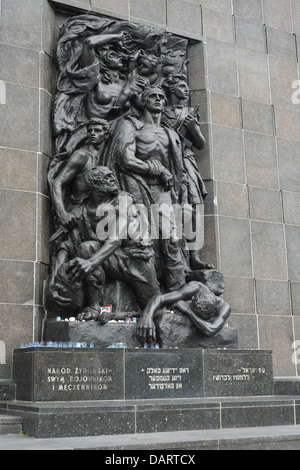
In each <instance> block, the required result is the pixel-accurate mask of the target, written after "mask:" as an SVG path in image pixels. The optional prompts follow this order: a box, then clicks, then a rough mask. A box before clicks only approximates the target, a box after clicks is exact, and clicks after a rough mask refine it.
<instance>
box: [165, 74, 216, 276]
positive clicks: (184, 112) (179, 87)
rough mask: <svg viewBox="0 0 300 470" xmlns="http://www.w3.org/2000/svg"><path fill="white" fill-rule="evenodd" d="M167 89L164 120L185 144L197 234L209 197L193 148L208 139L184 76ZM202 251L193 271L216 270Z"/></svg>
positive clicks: (192, 261)
mask: <svg viewBox="0 0 300 470" xmlns="http://www.w3.org/2000/svg"><path fill="white" fill-rule="evenodd" d="M163 88H164V90H165V92H166V95H167V98H168V106H167V107H166V108H165V109H164V113H163V119H165V120H166V121H167V122H168V124H169V125H170V126H171V127H172V128H173V129H175V130H176V131H177V132H178V134H179V135H180V138H181V141H182V147H183V167H184V169H185V171H186V175H187V179H188V184H187V201H188V203H189V204H190V205H191V206H192V208H193V213H192V217H193V226H194V230H197V226H196V224H197V215H196V214H197V209H198V208H199V205H200V204H203V203H204V199H205V197H206V196H207V191H206V188H205V184H204V181H203V179H202V177H201V174H200V171H199V168H198V166H197V163H196V160H195V156H194V152H193V147H194V148H196V149H198V150H202V149H203V148H204V147H205V139H204V136H203V134H202V132H201V128H200V123H199V119H200V116H199V115H198V113H197V109H196V108H190V107H188V105H187V102H188V99H189V92H190V90H189V86H188V84H187V81H186V77H185V76H184V75H182V74H180V75H177V76H174V77H171V78H169V79H166V80H165V82H164V83H163ZM199 229H200V227H198V230H199ZM200 248H202V247H200ZM199 251H200V250H199V249H194V250H190V265H191V268H192V269H204V268H212V267H213V266H211V265H207V264H206V263H203V262H202V261H201V259H200V253H199Z"/></svg>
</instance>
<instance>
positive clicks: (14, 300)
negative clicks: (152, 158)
mask: <svg viewBox="0 0 300 470" xmlns="http://www.w3.org/2000/svg"><path fill="white" fill-rule="evenodd" d="M0 6H1V10H0V19H1V29H0V65H1V66H0V70H1V72H0V118H1V127H0V207H1V210H0V278H1V282H0V341H2V342H4V343H5V351H4V352H2V354H1V355H0V381H1V379H2V380H3V379H9V378H10V377H11V357H12V350H13V349H14V348H17V347H19V346H20V344H21V343H26V342H32V341H34V340H39V338H40V335H41V326H42V319H43V308H42V285H43V280H44V279H45V277H46V273H47V264H48V262H49V253H48V239H49V199H48V192H47V191H48V190H47V182H46V169H47V165H48V161H49V157H51V155H52V150H51V127H50V118H51V100H52V92H53V82H52V80H53V78H52V77H53V70H52V69H53V63H52V60H53V51H54V44H55V42H56V39H57V36H58V29H59V25H60V24H62V22H63V21H64V20H65V19H66V18H67V17H69V16H71V15H74V14H81V13H86V12H94V13H97V14H100V15H107V16H110V17H113V18H116V19H126V20H130V21H133V22H137V23H140V24H147V25H153V26H155V27H162V28H167V29H168V30H169V31H170V32H172V33H174V34H179V35H181V36H184V37H186V38H189V39H190V40H191V43H190V46H189V58H190V59H191V62H190V65H189V75H190V85H191V95H192V101H193V103H197V102H199V103H200V105H201V113H202V121H203V125H202V127H203V131H204V133H205V135H206V138H207V142H208V145H207V147H206V149H205V150H204V151H203V152H202V154H200V155H199V165H200V167H201V170H202V174H203V176H204V178H205V179H206V181H207V187H208V189H209V192H210V194H209V197H208V199H207V201H206V218H205V237H206V238H205V249H204V257H205V259H206V260H207V261H208V262H212V263H214V264H215V266H216V267H217V268H219V269H221V270H222V271H223V273H224V276H225V280H226V291H225V299H226V300H227V301H228V302H229V303H230V304H231V306H232V311H233V313H232V315H231V317H230V326H236V327H237V328H238V330H239V344H240V347H241V348H255V349H256V348H259V349H272V350H273V355H274V371H275V375H277V376H295V375H297V369H296V366H295V365H294V364H293V362H292V353H293V349H292V343H293V341H294V340H297V339H300V321H299V320H300V216H299V210H298V207H299V202H300V184H299V181H300V120H299V116H300V114H299V112H300V105H298V106H297V105H296V104H293V102H292V99H291V97H292V93H293V91H294V90H293V89H292V83H293V82H294V81H295V80H298V79H299V78H300V77H299V70H298V60H299V57H298V51H299V50H300V43H299V38H300V4H299V1H298V0H251V1H250V2H249V1H247V0H81V1H79V0H59V1H57V0H52V1H48V0H26V2H24V1H23V0H0ZM297 46H298V48H297ZM1 344H2V345H3V343H1ZM2 349H3V348H2ZM1 358H2V362H5V364H3V363H1ZM3 358H5V359H3Z"/></svg>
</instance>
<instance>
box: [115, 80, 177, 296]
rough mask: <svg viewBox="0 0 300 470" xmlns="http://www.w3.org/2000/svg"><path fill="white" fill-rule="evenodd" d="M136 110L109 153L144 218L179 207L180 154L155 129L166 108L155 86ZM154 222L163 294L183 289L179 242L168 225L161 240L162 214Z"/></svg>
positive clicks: (173, 140) (162, 130) (168, 133)
mask: <svg viewBox="0 0 300 470" xmlns="http://www.w3.org/2000/svg"><path fill="white" fill-rule="evenodd" d="M141 104H142V107H143V114H142V116H141V118H140V119H137V118H135V117H132V116H131V117H127V118H125V119H124V120H123V121H122V122H121V123H120V125H119V127H118V128H117V129H116V133H115V138H114V142H113V144H112V148H111V152H112V153H113V155H114V158H115V159H116V169H117V172H118V177H119V181H120V184H121V188H122V189H123V190H125V191H128V192H129V193H130V194H132V195H133V196H134V198H135V200H136V201H137V202H138V203H141V204H144V205H145V207H146V208H147V210H148V213H149V215H150V214H151V210H152V211H153V205H155V207H156V209H159V208H161V207H162V204H165V207H166V208H171V206H172V205H173V204H180V203H181V191H182V174H183V167H182V150H181V143H180V139H179V137H178V135H177V134H176V132H174V131H173V130H172V129H168V128H166V127H164V126H162V125H161V117H162V111H163V109H164V106H165V104H166V98H165V95H164V92H163V90H162V89H161V88H160V87H156V86H154V87H149V88H147V89H146V90H145V91H144V92H143V94H142V97H141ZM158 217H159V220H160V224H159V227H158V232H159V234H158V236H157V238H159V240H158V242H159V243H158V251H159V254H160V263H161V264H162V274H163V276H164V281H165V288H166V289H167V290H174V289H178V288H179V287H180V286H182V285H183V284H184V283H185V259H184V256H183V254H182V246H181V240H179V239H178V231H177V229H178V227H177V226H176V223H174V222H172V221H171V223H170V231H169V234H168V235H167V236H166V237H165V238H163V236H162V227H163V223H164V217H165V213H164V211H163V210H162V211H161V212H160V214H159V215H158ZM151 220H153V218H152V219H151ZM168 222H170V221H169V220H168ZM152 236H153V233H152Z"/></svg>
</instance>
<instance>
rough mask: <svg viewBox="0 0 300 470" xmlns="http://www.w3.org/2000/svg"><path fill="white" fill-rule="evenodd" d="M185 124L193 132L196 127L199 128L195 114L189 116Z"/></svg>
mask: <svg viewBox="0 0 300 470" xmlns="http://www.w3.org/2000/svg"><path fill="white" fill-rule="evenodd" d="M183 124H184V125H185V127H186V128H187V129H189V130H193V129H195V127H197V126H199V122H198V120H197V118H196V117H195V116H194V115H193V114H189V115H188V116H187V117H186V118H185V120H184V121H183Z"/></svg>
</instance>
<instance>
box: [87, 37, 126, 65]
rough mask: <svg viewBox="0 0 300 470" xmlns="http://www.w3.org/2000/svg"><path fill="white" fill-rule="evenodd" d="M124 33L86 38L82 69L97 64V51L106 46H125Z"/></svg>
mask: <svg viewBox="0 0 300 470" xmlns="http://www.w3.org/2000/svg"><path fill="white" fill-rule="evenodd" d="M123 37H124V33H120V34H99V35H95V36H90V37H88V38H86V39H85V40H84V42H83V47H82V53H81V61H80V66H81V68H85V67H88V66H90V65H92V64H93V63H94V62H95V59H96V50H97V49H98V48H99V47H101V46H105V45H106V44H113V43H114V44H115V43H117V44H120V45H121V46H122V45H123Z"/></svg>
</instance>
